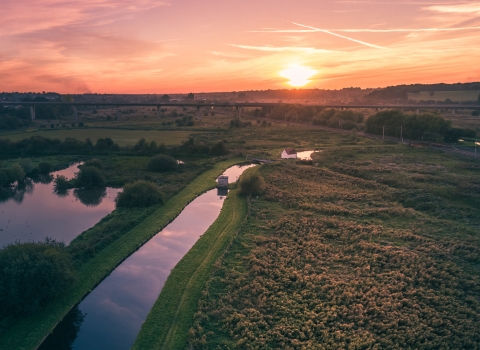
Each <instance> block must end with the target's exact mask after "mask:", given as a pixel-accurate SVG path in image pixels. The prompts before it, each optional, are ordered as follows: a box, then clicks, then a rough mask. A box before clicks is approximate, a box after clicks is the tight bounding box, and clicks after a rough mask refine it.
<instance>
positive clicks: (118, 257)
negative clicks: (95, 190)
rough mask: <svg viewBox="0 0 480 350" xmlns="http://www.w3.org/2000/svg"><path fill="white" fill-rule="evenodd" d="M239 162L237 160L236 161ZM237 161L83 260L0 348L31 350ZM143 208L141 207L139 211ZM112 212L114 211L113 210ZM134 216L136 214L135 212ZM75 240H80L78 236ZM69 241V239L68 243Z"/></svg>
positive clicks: (217, 167)
mask: <svg viewBox="0 0 480 350" xmlns="http://www.w3.org/2000/svg"><path fill="white" fill-rule="evenodd" d="M240 161H241V160H240ZM237 162H239V159H231V160H227V161H224V162H220V163H217V164H216V165H215V166H214V167H213V168H212V169H210V170H208V171H206V172H205V173H204V174H202V175H201V176H199V177H198V178H197V179H195V180H194V181H192V182H191V183H190V184H189V185H188V186H186V187H185V188H184V189H183V190H182V191H181V192H180V193H178V194H177V195H176V196H175V197H174V198H172V199H171V200H169V201H168V202H167V203H166V204H165V205H164V206H162V207H158V208H157V209H156V210H154V211H153V212H152V213H151V214H150V215H149V216H148V217H146V218H143V220H142V221H141V222H140V223H138V225H136V226H135V227H134V228H132V229H131V230H129V231H128V232H126V233H125V234H123V235H122V236H120V237H118V238H117V239H116V240H114V241H113V242H112V243H110V244H109V245H108V246H107V247H106V248H104V249H103V250H102V251H101V252H100V253H98V254H97V255H95V256H94V257H93V258H91V259H89V260H87V261H86V262H85V263H83V264H82V265H81V266H80V268H79V270H78V281H77V282H76V284H75V285H74V287H73V288H72V289H70V290H69V291H68V292H66V293H65V294H64V295H63V296H62V297H60V298H58V299H57V300H56V301H55V302H52V303H50V304H49V305H48V306H46V307H45V308H43V309H42V310H41V311H40V312H37V313H36V314H34V315H32V316H30V317H28V318H24V319H22V320H20V321H18V322H16V323H15V324H14V325H13V326H12V327H10V328H9V329H8V330H6V331H5V332H3V333H2V334H0V348H1V349H18V350H21V349H35V348H36V347H38V346H39V345H40V343H41V342H42V340H43V339H44V338H45V337H46V336H47V335H48V334H49V333H50V332H51V331H52V330H53V329H54V327H55V326H56V324H57V323H58V322H59V321H60V320H61V319H62V318H63V317H64V316H65V315H66V314H67V313H68V311H69V310H70V309H71V308H72V307H74V306H75V305H76V304H77V303H79V302H80V301H81V300H82V299H83V297H85V295H86V294H88V292H89V291H91V290H92V289H93V288H94V287H95V286H96V285H97V284H98V283H100V281H102V280H103V279H104V278H105V277H106V276H108V274H109V273H110V272H111V271H112V270H113V269H114V268H115V267H116V266H117V265H118V264H119V263H120V262H122V261H123V260H124V259H125V258H127V257H128V256H129V255H130V254H132V253H133V252H134V251H135V250H136V249H138V248H139V247H140V246H142V245H143V244H144V243H145V242H146V241H147V240H148V239H150V238H151V237H152V236H153V235H155V234H156V233H157V232H159V231H160V230H161V229H162V228H163V227H165V226H166V225H167V224H168V223H169V222H171V221H172V220H173V219H174V218H175V217H176V216H177V215H178V214H179V213H180V212H181V211H182V209H183V208H184V207H185V205H187V204H188V203H189V202H190V201H192V200H193V199H194V198H195V197H196V196H198V195H199V194H201V193H203V192H205V191H206V190H208V189H211V188H213V187H214V186H215V181H214V179H215V178H216V177H217V176H218V175H219V174H220V173H221V172H222V171H223V170H224V169H226V168H228V167H229V166H231V165H233V164H235V163H237ZM140 211H143V210H140ZM113 215H115V211H114V212H113ZM137 215H140V214H139V213H137ZM88 232H89V231H86V232H85V233H84V234H82V235H81V236H79V237H78V240H79V241H81V240H82V236H83V235H85V234H88ZM72 243H73V242H72Z"/></svg>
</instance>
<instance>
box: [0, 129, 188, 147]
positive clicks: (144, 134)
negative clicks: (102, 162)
mask: <svg viewBox="0 0 480 350" xmlns="http://www.w3.org/2000/svg"><path fill="white" fill-rule="evenodd" d="M192 134H195V132H194V131H190V130H188V131H187V130H168V131H166V130H124V129H106V128H105V129H103V128H86V129H84V128H82V129H80V128H78V129H64V130H62V129H53V130H42V131H40V130H37V131H30V132H20V133H8V134H0V138H3V139H10V140H11V141H19V140H23V139H25V138H29V137H32V136H43V137H47V138H51V139H60V140H62V141H63V140H65V139H66V138H67V137H72V138H76V139H78V140H82V141H83V140H85V139H87V138H90V139H91V140H92V142H93V143H95V142H96V141H97V140H98V139H99V138H105V137H110V138H111V139H112V140H113V141H114V142H115V143H117V144H118V145H120V146H127V145H131V146H133V145H135V144H136V143H137V142H138V140H140V139H141V138H145V139H146V140H148V141H155V142H156V143H157V144H161V143H163V144H165V145H167V146H169V145H178V144H180V143H181V142H182V141H185V140H187V139H188V138H189V136H190V135H192Z"/></svg>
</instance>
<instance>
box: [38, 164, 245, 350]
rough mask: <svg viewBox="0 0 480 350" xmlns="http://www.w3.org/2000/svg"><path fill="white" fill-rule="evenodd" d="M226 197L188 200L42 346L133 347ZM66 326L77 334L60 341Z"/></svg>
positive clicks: (235, 172)
mask: <svg viewBox="0 0 480 350" xmlns="http://www.w3.org/2000/svg"><path fill="white" fill-rule="evenodd" d="M249 167H251V165H248V166H242V167H238V166H235V167H232V168H230V169H228V170H227V171H225V173H226V174H228V175H229V176H232V179H236V177H237V176H239V175H240V174H241V173H242V172H243V171H244V170H245V169H247V168H249ZM230 182H235V181H232V180H230ZM223 201H224V195H219V194H217V190H216V189H215V190H211V191H208V192H206V193H204V194H203V195H201V196H199V197H198V198H196V199H195V200H194V201H192V202H191V203H190V204H189V205H187V206H186V207H185V209H184V210H183V211H182V212H181V213H180V215H179V216H178V217H177V218H176V219H175V220H174V221H172V222H171V223H170V224H169V225H168V226H166V227H165V228H164V229H163V230H161V231H160V232H159V233H158V234H157V235H156V236H155V237H153V238H152V239H151V240H150V241H148V242H147V243H146V244H145V245H143V246H142V247H141V248H140V249H139V250H138V251H136V252H135V253H133V254H132V255H131V256H130V257H129V258H127V259H126V260H125V261H124V262H123V263H122V264H120V265H119V266H118V267H117V268H116V269H115V270H114V271H113V272H112V273H111V274H110V275H109V276H108V277H107V278H106V279H105V280H103V281H102V282H101V283H100V284H99V285H98V287H97V288H95V289H94V290H93V292H91V293H90V294H89V295H87V297H86V298H85V299H84V300H83V301H82V302H81V303H80V304H79V305H78V307H76V308H74V309H73V310H72V312H71V314H72V313H73V314H75V315H78V313H80V314H81V315H82V317H80V316H79V317H80V319H83V321H82V322H81V324H79V322H77V323H76V324H74V323H72V321H71V320H72V319H76V320H77V321H78V319H79V317H77V318H75V317H73V316H72V315H70V314H69V315H68V316H67V317H65V319H64V320H63V321H62V322H61V323H60V324H59V326H57V328H56V329H55V330H54V332H53V333H52V334H51V335H49V336H48V338H47V339H46V340H45V342H44V343H43V344H42V346H41V347H40V348H39V349H41V350H46V349H61V348H59V347H58V344H60V343H62V344H65V343H69V344H70V345H69V347H67V348H66V349H70V348H71V349H74V350H83V349H88V350H96V349H117V350H122V349H130V348H131V347H132V345H133V343H134V341H135V338H136V337H137V334H138V332H139V331H140V328H141V326H142V323H143V322H144V321H145V319H146V317H147V315H148V313H149V312H150V309H151V308H152V306H153V304H154V303H155V301H156V300H157V298H158V295H159V294H160V291H161V290H162V287H163V285H164V283H165V281H166V279H167V277H168V275H169V274H170V270H171V269H173V268H174V267H175V265H176V264H177V262H178V261H180V260H181V259H182V257H183V256H184V255H185V254H186V253H187V252H188V251H189V250H190V248H191V247H192V246H193V245H194V244H195V242H196V241H197V240H198V238H199V237H200V236H201V235H202V234H203V233H204V232H205V231H206V230H207V229H208V228H209V227H210V225H211V224H212V223H213V222H214V221H215V220H216V219H217V217H218V215H219V214H220V210H221V208H222V206H223ZM64 329H70V330H72V329H73V330H74V332H78V335H77V337H76V339H75V340H74V341H72V340H71V338H69V340H68V341H66V340H64V341H62V339H64V338H65V337H71V332H70V331H69V332H65V331H64ZM54 344H55V345H54Z"/></svg>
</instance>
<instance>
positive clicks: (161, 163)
mask: <svg viewBox="0 0 480 350" xmlns="http://www.w3.org/2000/svg"><path fill="white" fill-rule="evenodd" d="M177 167H178V164H177V161H176V160H175V158H173V157H171V156H169V155H166V154H159V155H156V156H155V157H153V158H152V159H150V162H149V163H148V170H150V171H155V172H160V173H163V172H167V171H174V170H176V169H177Z"/></svg>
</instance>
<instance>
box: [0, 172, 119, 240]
mask: <svg viewBox="0 0 480 350" xmlns="http://www.w3.org/2000/svg"><path fill="white" fill-rule="evenodd" d="M77 166H78V163H77V164H73V165H71V166H69V167H68V168H66V169H63V170H60V171H56V172H54V173H52V174H50V175H49V176H45V177H43V178H42V179H41V181H37V182H34V181H33V180H31V179H27V180H26V181H25V182H24V183H23V184H22V187H20V188H17V189H15V191H14V193H12V195H11V196H9V198H4V199H3V200H1V201H0V247H3V246H5V245H6V244H9V243H14V242H17V241H18V242H32V241H34V242H38V241H43V240H44V239H45V238H46V237H49V238H54V239H55V240H57V241H63V242H65V244H69V243H70V242H71V241H72V240H73V239H74V238H75V237H77V236H78V235H79V234H80V233H82V232H83V231H85V230H87V229H89V228H90V227H92V226H94V225H95V224H96V223H97V222H99V221H100V219H101V218H103V217H104V216H106V215H108V214H110V213H111V212H112V211H113V210H114V209H115V197H116V196H117V194H118V192H119V191H121V189H117V188H110V187H107V188H101V189H92V190H82V189H71V190H67V191H66V192H64V193H62V194H58V193H55V189H54V182H53V179H54V177H55V176H57V175H63V176H65V177H66V178H72V177H73V176H74V175H75V173H76V172H77V171H78V167H77Z"/></svg>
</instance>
